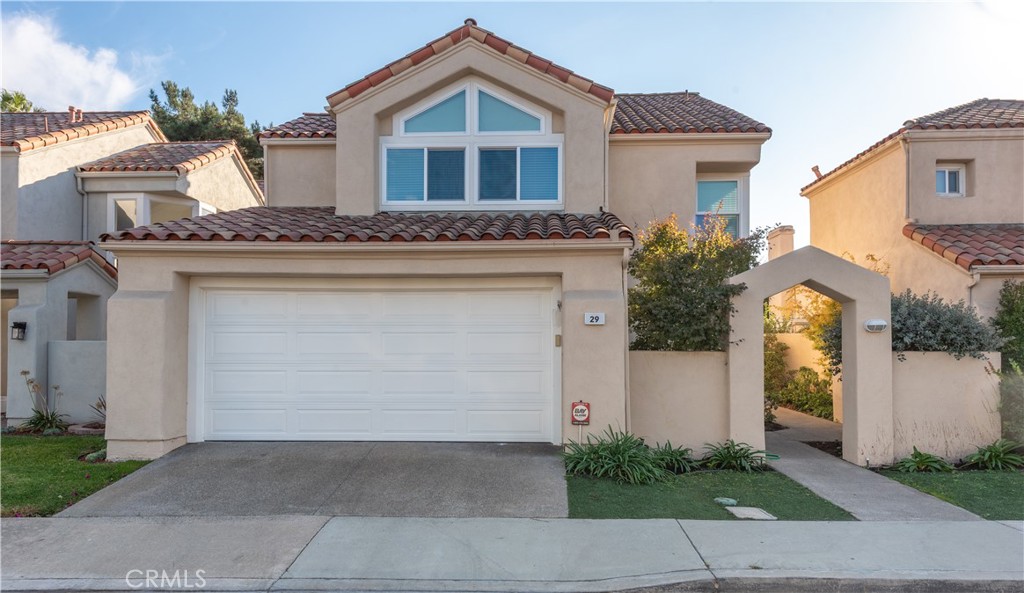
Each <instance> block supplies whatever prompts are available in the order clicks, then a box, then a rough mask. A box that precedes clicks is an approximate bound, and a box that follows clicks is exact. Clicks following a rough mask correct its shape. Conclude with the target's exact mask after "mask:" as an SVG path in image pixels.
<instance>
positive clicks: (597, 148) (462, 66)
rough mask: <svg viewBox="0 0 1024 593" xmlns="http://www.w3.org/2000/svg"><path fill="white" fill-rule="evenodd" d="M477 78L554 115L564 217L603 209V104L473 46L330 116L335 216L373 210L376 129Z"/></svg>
mask: <svg viewBox="0 0 1024 593" xmlns="http://www.w3.org/2000/svg"><path fill="white" fill-rule="evenodd" d="M471 75H475V76H479V77H481V78H482V79H483V80H485V81H487V82H488V83H489V84H493V85H495V86H496V87H499V88H501V89H503V90H504V91H505V92H508V93H510V94H511V95H513V96H518V97H521V98H522V99H524V100H526V101H527V102H532V103H536V104H538V105H540V106H542V107H544V108H546V109H549V110H551V111H553V112H555V113H556V114H560V115H561V116H562V117H561V120H562V122H563V129H556V130H555V131H556V132H558V133H562V134H564V135H565V145H564V148H563V190H562V191H563V198H564V210H565V211H566V212H579V213H594V212H597V211H598V210H599V208H600V207H601V206H603V205H604V196H605V167H604V163H605V156H606V155H605V150H606V147H607V131H608V128H607V126H606V123H605V114H606V110H608V109H609V106H608V104H607V103H605V102H603V101H601V100H600V99H597V98H596V97H594V96H593V95H589V94H585V93H583V92H580V91H577V90H575V89H574V88H572V87H570V86H568V85H566V84H564V83H562V82H559V81H558V80H557V79H555V78H552V77H551V76H548V75H545V74H542V73H540V72H538V71H537V70H535V69H533V68H531V67H529V66H526V65H524V64H520V63H519V62H517V61H515V60H514V59H512V58H509V57H507V56H504V55H501V54H498V53H497V52H496V51H494V50H492V49H490V48H488V47H486V46H483V45H481V44H479V43H477V42H475V41H470V42H465V43H460V44H459V45H458V46H456V47H454V48H452V49H449V50H447V51H445V52H444V53H442V54H440V55H438V56H435V57H433V58H431V59H430V60H428V61H426V62H424V63H422V64H421V65H419V66H417V67H415V68H410V69H409V70H406V71H405V72H403V73H401V74H399V75H397V76H395V77H393V78H391V79H389V80H387V81H386V82H384V83H382V84H380V85H379V86H375V87H372V88H371V89H370V90H367V91H365V92H363V93H361V94H360V95H359V96H357V97H356V98H354V99H349V100H347V101H345V102H343V103H341V104H340V105H339V106H338V107H337V108H336V113H337V136H338V138H342V139H344V141H343V142H340V143H339V144H337V154H336V156H337V160H336V162H337V181H336V184H337V185H336V187H337V209H338V213H339V214H352V215H368V214H373V213H375V212H377V211H379V207H378V206H379V204H380V171H381V170H380V163H379V160H380V158H379V154H380V135H379V131H380V128H381V126H380V122H381V121H382V120H385V119H388V120H389V119H390V118H391V116H392V115H393V114H394V113H396V112H398V111H400V110H401V109H403V108H405V107H408V106H410V105H412V104H414V103H415V102H417V101H419V100H422V99H425V98H427V97H428V96H429V95H430V93H432V92H435V91H437V90H439V89H441V88H442V87H444V86H445V85H448V84H451V83H454V82H456V81H459V80H462V79H464V78H466V77H467V76H471Z"/></svg>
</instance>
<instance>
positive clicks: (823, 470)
mask: <svg viewBox="0 0 1024 593" xmlns="http://www.w3.org/2000/svg"><path fill="white" fill-rule="evenodd" d="M777 416H778V422H779V424H782V425H783V426H792V428H788V429H786V430H777V431H772V432H768V433H766V434H765V440H766V448H767V450H768V452H769V453H774V454H776V455H778V456H779V459H778V460H776V461H771V462H770V465H771V466H772V468H774V469H775V470H776V471H778V472H779V473H781V474H784V475H786V476H788V477H789V478H791V479H793V480H794V481H796V482H798V483H800V484H802V485H803V486H804V487H805V488H807V489H808V490H810V491H811V492H814V493H815V494H817V495H818V496H820V497H822V498H824V499H826V500H828V501H830V502H832V503H833V504H835V505H837V506H840V507H842V508H844V509H846V510H847V511H849V512H850V513H851V514H852V515H853V516H854V517H856V518H857V519H859V520H861V521H981V520H982V519H981V517H979V516H977V515H975V514H974V513H971V512H968V511H966V510H964V509H962V508H960V507H958V506H954V505H951V504H949V503H948V502H944V501H941V500H939V499H938V498H935V497H934V496H930V495H928V494H925V493H923V492H921V491H920V490H915V489H914V488H911V487H909V486H904V485H903V484H900V483H899V482H896V481H893V480H890V479H889V478H886V477H884V476H882V475H880V474H877V473H875V472H873V471H870V470H867V469H864V468H862V467H858V466H856V465H854V464H852V463H849V462H846V461H843V460H842V459H839V458H838V457H833V456H832V455H829V454H828V453H825V452H823V451H819V450H818V449H815V448H814V447H811V446H810V445H805V444H804V443H803V442H801V441H832V440H839V439H841V438H842V425H840V424H836V423H834V422H829V421H828V420H822V419H821V418H814V417H812V416H807V415H806V414H800V413H799V412H793V411H792V410H782V409H780V410H778V414H777Z"/></svg>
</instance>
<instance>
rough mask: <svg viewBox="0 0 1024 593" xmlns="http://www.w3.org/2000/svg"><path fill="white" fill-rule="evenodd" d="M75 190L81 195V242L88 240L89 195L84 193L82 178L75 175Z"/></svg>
mask: <svg viewBox="0 0 1024 593" xmlns="http://www.w3.org/2000/svg"><path fill="white" fill-rule="evenodd" d="M75 189H76V190H78V193H79V194H81V195H82V240H83V241H88V240H89V194H87V193H85V186H84V185H83V182H82V178H81V177H80V176H79V175H78V174H75Z"/></svg>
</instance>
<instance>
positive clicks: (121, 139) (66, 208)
mask: <svg viewBox="0 0 1024 593" xmlns="http://www.w3.org/2000/svg"><path fill="white" fill-rule="evenodd" d="M156 140H157V139H156V138H154V136H153V134H152V132H150V129H149V128H148V127H147V126H145V125H141V124H140V125H135V126H132V127H130V128H125V129H123V130H119V131H114V132H106V133H103V134H98V135H95V136H89V137H86V138H79V139H77V140H71V141H68V142H61V143H59V144H54V145H53V146H48V147H45V148H37V149H35V150H30V151H28V152H26V153H23V154H22V155H21V156H20V158H19V159H18V161H19V164H18V184H19V190H18V206H17V230H10V229H8V228H7V226H5V227H4V229H5V232H10V233H11V234H10V235H5V236H4V238H5V239H39V240H44V239H48V240H64V241H68V240H70V241H76V240H81V239H82V195H81V194H79V193H78V190H77V183H76V179H75V172H74V168H75V167H76V166H78V165H81V164H83V163H87V162H89V161H93V160H96V159H98V158H101V157H104V156H107V155H110V154H113V153H115V152H120V151H122V150H127V149H129V148H134V147H136V146H139V145H142V144H147V143H150V142H154V141H156ZM4 214H5V215H6V212H4ZM6 224H7V223H5V225H6Z"/></svg>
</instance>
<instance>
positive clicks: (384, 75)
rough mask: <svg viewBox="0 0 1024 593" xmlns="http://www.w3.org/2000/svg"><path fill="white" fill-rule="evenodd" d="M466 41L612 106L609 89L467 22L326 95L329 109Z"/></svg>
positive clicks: (613, 92) (474, 23)
mask: <svg viewBox="0 0 1024 593" xmlns="http://www.w3.org/2000/svg"><path fill="white" fill-rule="evenodd" d="M469 41H472V42H476V43H479V44H481V45H483V46H486V47H488V48H490V49H491V50H493V51H496V52H498V53H499V54H502V55H505V56H508V57H510V58H512V59H514V60H516V61H517V62H520V63H522V64H526V65H527V66H530V67H531V68H534V69H536V70H538V71H540V72H543V73H544V74H547V75H549V76H552V77H554V78H556V79H558V80H559V81H561V82H562V83H564V84H567V85H569V86H572V87H573V88H575V89H576V90H578V91H582V92H584V93H589V94H591V95H593V96H595V97H597V98H599V99H601V100H602V101H605V102H606V103H611V101H612V98H613V97H614V96H615V91H613V90H612V89H610V88H608V87H606V86H603V85H600V84H598V83H596V82H594V81H593V80H590V79H589V78H584V77H582V76H579V75H577V74H575V73H573V72H572V71H571V70H568V69H566V68H562V67H561V66H558V65H556V64H554V63H553V62H551V61H550V60H545V59H544V58H542V57H540V56H537V55H536V54H533V53H531V52H530V51H528V50H526V49H523V48H521V47H519V46H516V45H513V44H512V43H510V42H508V41H506V40H504V39H502V38H501V37H498V36H497V35H495V34H494V33H491V32H490V31H487V30H486V29H481V28H480V27H478V26H477V24H476V21H475V20H473V19H466V23H465V24H464V25H463V26H461V27H459V28H458V29H455V30H453V31H450V32H449V33H447V34H446V35H444V36H442V37H439V38H437V39H435V40H434V41H431V42H430V43H428V44H426V45H425V46H423V47H422V48H420V49H418V50H416V51H414V52H412V53H410V54H408V55H406V56H405V57H403V58H401V59H399V60H396V61H394V62H391V63H390V64H388V65H387V66H384V67H383V68H381V69H379V70H377V71H376V72H373V73H371V74H369V75H367V76H365V77H364V78H362V79H361V80H358V81H356V82H353V83H352V84H350V85H348V86H346V87H345V88H343V89H341V90H339V91H337V92H335V93H332V94H330V95H328V96H327V102H328V104H329V105H330V106H331V107H332V108H333V107H337V106H338V105H340V104H341V103H343V102H345V101H347V100H349V99H352V98H355V97H357V96H359V95H361V94H362V93H364V92H366V91H367V90H369V89H371V88H373V87H375V86H378V85H380V84H383V83H384V82H385V81H387V80H389V79H390V78H392V77H394V76H397V75H398V74H401V73H402V72H405V71H406V70H409V69H410V68H415V67H418V66H419V65H420V64H422V63H424V62H427V61H429V60H430V59H431V58H433V57H434V56H437V55H440V54H442V53H444V52H445V51H447V50H449V49H451V48H453V47H455V46H456V45H458V44H459V43H462V42H469Z"/></svg>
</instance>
